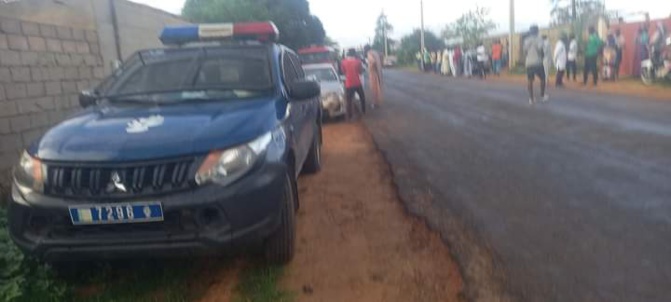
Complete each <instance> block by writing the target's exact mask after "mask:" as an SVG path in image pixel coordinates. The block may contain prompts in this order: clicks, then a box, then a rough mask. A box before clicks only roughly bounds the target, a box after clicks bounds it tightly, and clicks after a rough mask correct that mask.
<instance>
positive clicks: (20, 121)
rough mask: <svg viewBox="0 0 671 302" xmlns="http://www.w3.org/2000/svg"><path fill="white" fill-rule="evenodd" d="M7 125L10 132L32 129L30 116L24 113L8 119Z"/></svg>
mask: <svg viewBox="0 0 671 302" xmlns="http://www.w3.org/2000/svg"><path fill="white" fill-rule="evenodd" d="M9 127H10V129H11V131H12V133H21V132H23V131H26V130H30V129H32V128H31V127H30V118H29V117H28V116H26V115H19V116H14V117H12V118H10V119H9Z"/></svg>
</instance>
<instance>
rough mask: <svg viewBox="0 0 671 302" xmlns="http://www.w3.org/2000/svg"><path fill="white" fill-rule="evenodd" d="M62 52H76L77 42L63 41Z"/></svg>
mask: <svg viewBox="0 0 671 302" xmlns="http://www.w3.org/2000/svg"><path fill="white" fill-rule="evenodd" d="M63 52H67V53H74V52H77V43H76V42H74V41H63Z"/></svg>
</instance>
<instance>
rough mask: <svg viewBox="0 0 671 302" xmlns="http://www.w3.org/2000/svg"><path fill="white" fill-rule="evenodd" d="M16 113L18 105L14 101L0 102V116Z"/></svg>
mask: <svg viewBox="0 0 671 302" xmlns="http://www.w3.org/2000/svg"><path fill="white" fill-rule="evenodd" d="M17 113H18V106H17V105H16V101H4V102H0V117H8V116H13V115H16V114H17Z"/></svg>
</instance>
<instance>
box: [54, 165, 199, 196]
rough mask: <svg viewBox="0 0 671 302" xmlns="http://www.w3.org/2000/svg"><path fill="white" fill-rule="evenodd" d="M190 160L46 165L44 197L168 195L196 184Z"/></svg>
mask: <svg viewBox="0 0 671 302" xmlns="http://www.w3.org/2000/svg"><path fill="white" fill-rule="evenodd" d="M195 162H196V160H195V159H193V158H188V159H175V160H166V161H160V162H148V163H147V162H145V163H142V162H139V163H129V164H89V163H84V164H72V163H46V171H47V173H46V176H47V177H46V180H45V194H47V195H50V196H57V197H68V198H124V197H129V198H130V197H133V198H136V197H141V196H149V195H158V194H164V193H170V192H174V191H179V190H185V189H188V188H189V187H190V186H193V185H195V184H194V182H193V181H192V180H193V175H194V174H195V171H194V168H196V167H195V165H194V163H195Z"/></svg>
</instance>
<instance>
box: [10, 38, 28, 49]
mask: <svg viewBox="0 0 671 302" xmlns="http://www.w3.org/2000/svg"><path fill="white" fill-rule="evenodd" d="M7 44H8V46H9V49H12V50H28V49H30V47H29V46H28V39H27V38H26V37H24V36H19V35H7Z"/></svg>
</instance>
